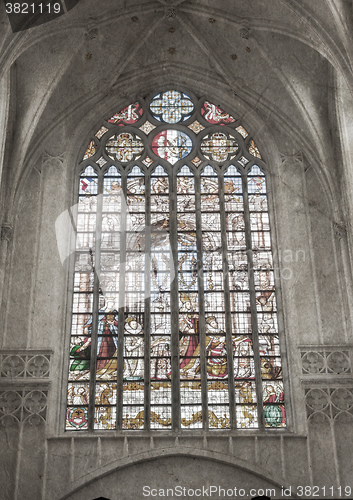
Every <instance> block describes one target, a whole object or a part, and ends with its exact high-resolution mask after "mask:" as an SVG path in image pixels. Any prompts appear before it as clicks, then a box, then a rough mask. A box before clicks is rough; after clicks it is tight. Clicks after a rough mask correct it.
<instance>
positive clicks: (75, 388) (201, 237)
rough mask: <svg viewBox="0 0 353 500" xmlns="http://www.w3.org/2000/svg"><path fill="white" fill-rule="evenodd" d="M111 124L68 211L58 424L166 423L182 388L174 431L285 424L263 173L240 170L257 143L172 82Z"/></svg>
mask: <svg viewBox="0 0 353 500" xmlns="http://www.w3.org/2000/svg"><path fill="white" fill-rule="evenodd" d="M108 122H110V123H111V124H113V125H107V122H105V125H107V126H104V125H103V126H102V127H101V128H100V129H99V130H98V131H97V132H96V134H95V137H94V138H93V139H94V140H92V141H91V142H90V144H89V146H88V148H87V150H86V152H85V155H84V160H85V161H84V163H87V161H89V160H88V159H89V158H91V157H93V155H94V157H95V158H98V159H97V160H95V161H94V162H93V163H92V164H91V165H89V166H85V167H84V170H83V171H82V172H81V174H80V178H79V189H78V203H77V204H76V205H75V207H74V208H73V215H74V216H75V223H76V228H77V235H76V253H75V259H74V272H73V297H72V319H71V338H70V347H69V349H70V364H69V375H68V392H67V412H66V429H67V430H92V429H99V430H114V429H118V430H120V429H127V430H142V429H152V430H163V429H167V430H168V429H172V425H173V422H174V426H173V427H175V420H174V418H176V417H177V414H178V412H179V409H178V412H177V413H176V409H175V406H172V401H175V400H178V399H179V398H180V419H181V420H180V426H181V428H182V429H196V430H197V429H203V428H207V426H208V428H209V429H214V430H216V429H230V428H239V429H256V428H258V427H260V428H276V427H278V428H281V427H285V426H286V417H285V409H284V396H283V392H284V391H283V372H282V363H281V357H280V335H282V332H281V328H280V324H279V323H280V322H279V321H278V317H277V314H278V313H277V301H276V290H275V272H274V263H273V257H272V247H271V237H270V216H269V212H268V201H267V189H266V177H265V174H264V172H263V170H262V169H261V168H260V167H259V165H256V164H254V165H252V167H251V168H250V171H249V172H248V173H247V172H246V166H247V165H248V164H249V159H248V158H250V156H249V153H250V154H251V155H252V156H253V157H254V158H261V155H260V152H259V150H258V148H257V146H256V144H255V142H254V140H253V139H251V137H249V134H248V132H247V130H245V129H244V127H242V126H240V125H238V126H237V127H236V128H235V122H236V119H235V118H234V117H233V116H231V115H230V114H228V113H226V112H225V111H224V110H223V109H222V108H221V107H220V106H218V105H215V104H213V103H211V102H210V101H208V100H206V101H204V100H202V101H199V102H197V100H195V99H194V98H191V97H190V96H189V95H187V94H186V93H184V92H181V91H178V90H168V91H164V92H159V93H158V94H156V95H155V96H154V97H153V98H152V100H151V101H150V103H148V102H147V103H145V102H143V100H141V102H135V103H132V104H130V105H129V106H127V107H125V108H124V109H122V110H121V111H119V113H116V114H115V115H114V116H112V117H111V118H110V119H109V120H108ZM165 124H170V125H165ZM174 124H177V125H176V126H175V127H174ZM116 125H117V126H120V127H124V126H128V128H127V129H124V128H122V129H119V131H118V133H117V132H116V130H115V128H117V127H115V126H116ZM225 125H227V126H225ZM221 126H224V127H221ZM229 126H231V127H232V128H233V133H232V132H231V129H229V128H228V127H229ZM167 127H169V128H167ZM173 127H174V128H173ZM234 128H235V130H236V132H235V130H234ZM205 129H206V130H205ZM229 132H230V133H229ZM112 134H113V135H112ZM198 134H200V135H201V134H202V139H201V141H200V147H199V148H198V151H197V154H198V156H197V155H196V147H195V145H194V144H193V140H192V138H191V137H196V135H198ZM238 134H240V136H241V137H239V135H238ZM147 136H148V137H147ZM149 136H151V139H149ZM236 137H238V139H236ZM243 139H246V141H245V142H244V140H243ZM146 141H147V142H146ZM145 142H146V146H145ZM147 144H149V145H147ZM145 148H147V149H148V148H151V149H149V151H148V155H149V156H146V153H147V151H146V150H145ZM152 157H153V158H152ZM109 158H110V160H109ZM182 159H185V162H183V163H182V162H181V161H180V160H182ZM162 160H163V161H162ZM112 161H114V162H115V163H114V164H113V165H112ZM179 161H180V163H181V165H180V167H179V168H178V167H176V166H175V165H176V164H177V162H179ZM230 161H232V162H233V163H234V164H231V165H229V163H226V165H224V162H230ZM254 161H255V160H254ZM108 162H109V163H108ZM158 162H161V163H163V164H164V166H162V165H158ZM166 162H167V163H166ZM207 163H211V164H212V165H211V164H207ZM156 165H157V166H156ZM215 165H216V166H215ZM145 172H146V175H145ZM198 211H199V212H198ZM172 228H175V230H176V232H175V234H171V231H172ZM171 241H174V242H175V245H176V248H171ZM97 256H98V257H97ZM173 259H177V262H175V263H174V262H173ZM224 269H227V274H224V272H223V270H224ZM175 273H176V275H174V274H175ZM174 293H175V297H177V300H174V301H173V300H172V297H173V294H174ZM176 312H178V322H177V323H175V318H176V317H177V316H176ZM201 314H202V315H203V317H201ZM119 318H120V319H121V322H120V319H119ZM121 323H122V324H121ZM176 342H177V344H178V349H179V351H178V353H176V352H174V350H173V349H174V348H175V346H176ZM201 345H202V346H203V347H202V349H201ZM92 349H94V356H93V354H92ZM176 354H178V356H176ZM95 359H96V361H95V362H93V360H95ZM120 360H121V361H120ZM175 373H177V374H178V375H177V376H179V379H180V380H179V381H178V382H179V383H180V393H179V394H177V393H176V392H175V391H176V388H177V387H178V384H175V383H174V382H175V381H173V379H172V377H173V374H175ZM146 377H148V379H147V380H146ZM206 404H207V411H205V413H204V412H203V411H204V410H203V409H205V408H206ZM233 404H234V407H233V406H232V405H233ZM258 405H262V406H263V418H262V421H261V422H259V420H258ZM90 412H92V414H90ZM147 415H149V421H147V420H146V419H147Z"/></svg>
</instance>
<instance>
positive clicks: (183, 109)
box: [150, 90, 194, 123]
mask: <svg viewBox="0 0 353 500" xmlns="http://www.w3.org/2000/svg"><path fill="white" fill-rule="evenodd" d="M150 109H151V111H152V113H153V115H154V117H155V118H156V119H157V120H159V121H164V122H165V123H178V122H180V121H185V120H187V119H188V118H189V117H190V115H191V113H192V112H193V110H194V105H193V103H192V101H191V99H190V97H189V96H188V95H186V94H184V93H182V92H177V91H176V90H168V92H162V93H160V94H158V95H156V96H155V97H154V98H153V100H152V102H151V104H150Z"/></svg>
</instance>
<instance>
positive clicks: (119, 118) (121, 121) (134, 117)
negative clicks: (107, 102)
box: [108, 102, 143, 126]
mask: <svg viewBox="0 0 353 500" xmlns="http://www.w3.org/2000/svg"><path fill="white" fill-rule="evenodd" d="M142 114H143V109H142V108H141V106H140V104H139V103H138V102H135V103H134V104H130V105H129V106H126V108H124V109H122V110H121V111H119V113H116V114H115V115H113V116H112V117H111V118H109V120H108V122H109V123H115V124H116V125H119V126H122V125H131V124H132V123H136V122H137V121H138V120H139V119H140V118H141V116H142Z"/></svg>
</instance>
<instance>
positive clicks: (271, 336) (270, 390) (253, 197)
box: [247, 141, 286, 427]
mask: <svg viewBox="0 0 353 500" xmlns="http://www.w3.org/2000/svg"><path fill="white" fill-rule="evenodd" d="M251 143H253V141H251V142H250V144H251ZM254 147H255V146H254ZM255 153H256V151H255ZM255 153H252V154H255ZM255 156H256V154H255ZM247 183H248V191H249V210H250V230H251V241H252V248H253V249H254V250H255V252H254V254H253V262H254V284H255V290H256V292H255V293H256V311H257V326H258V332H259V345H260V367H261V379H262V381H263V402H264V420H265V427H285V426H286V418H285V409H284V395H283V383H282V381H281V379H282V362H281V358H280V355H279V339H278V331H279V330H278V322H277V312H276V311H277V305H276V295H275V283H274V270H273V259H272V253H271V241H270V232H269V230H270V221H269V214H268V212H267V198H266V194H265V193H266V179H265V175H264V173H263V172H262V170H261V169H260V168H259V167H258V166H257V165H254V166H253V167H252V169H251V170H250V172H249V174H248V179H247Z"/></svg>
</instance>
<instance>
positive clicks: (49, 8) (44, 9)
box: [5, 2, 62, 14]
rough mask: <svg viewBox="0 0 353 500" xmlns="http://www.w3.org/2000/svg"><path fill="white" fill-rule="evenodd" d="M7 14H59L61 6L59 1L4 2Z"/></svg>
mask: <svg viewBox="0 0 353 500" xmlns="http://www.w3.org/2000/svg"><path fill="white" fill-rule="evenodd" d="M5 7H6V13H7V14H34V13H39V14H44V13H48V14H60V12H61V9H62V6H61V4H60V3H58V2H56V3H54V4H53V3H45V2H43V3H39V4H34V3H17V2H16V3H10V2H7V3H6V4H5Z"/></svg>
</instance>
